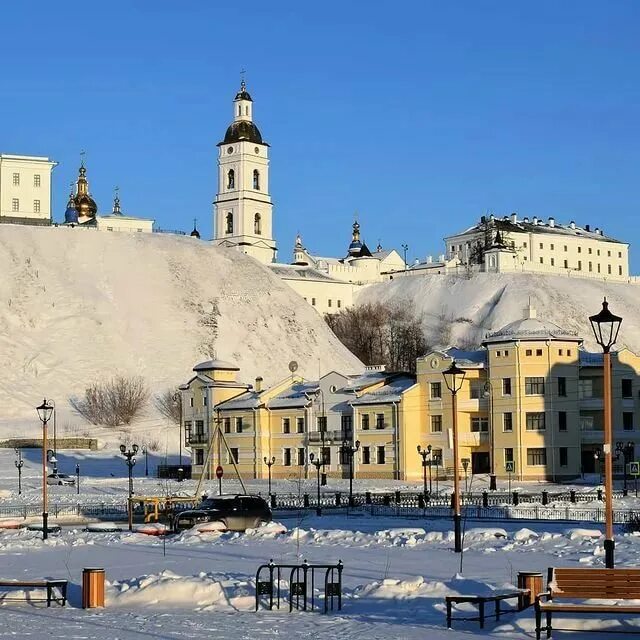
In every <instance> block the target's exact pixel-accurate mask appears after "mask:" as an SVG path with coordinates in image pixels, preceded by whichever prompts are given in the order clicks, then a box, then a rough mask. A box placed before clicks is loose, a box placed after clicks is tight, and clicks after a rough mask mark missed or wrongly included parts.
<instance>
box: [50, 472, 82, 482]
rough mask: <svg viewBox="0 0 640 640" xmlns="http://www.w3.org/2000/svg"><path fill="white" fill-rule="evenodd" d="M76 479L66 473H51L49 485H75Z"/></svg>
mask: <svg viewBox="0 0 640 640" xmlns="http://www.w3.org/2000/svg"><path fill="white" fill-rule="evenodd" d="M75 483H76V479H75V478H74V477H73V476H68V475H67V474H66V473H50V474H49V475H48V476H47V484H59V485H74V484H75Z"/></svg>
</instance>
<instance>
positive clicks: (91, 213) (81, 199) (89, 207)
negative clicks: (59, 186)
mask: <svg viewBox="0 0 640 640" xmlns="http://www.w3.org/2000/svg"><path fill="white" fill-rule="evenodd" d="M86 176H87V170H86V169H85V167H84V164H83V165H81V166H80V173H79V175H78V180H77V182H76V195H75V196H74V198H73V203H74V204H75V207H76V211H77V212H78V217H81V218H95V217H96V214H97V213H98V205H97V204H96V201H95V200H94V199H93V198H92V197H91V195H90V194H89V183H88V182H87V177H86Z"/></svg>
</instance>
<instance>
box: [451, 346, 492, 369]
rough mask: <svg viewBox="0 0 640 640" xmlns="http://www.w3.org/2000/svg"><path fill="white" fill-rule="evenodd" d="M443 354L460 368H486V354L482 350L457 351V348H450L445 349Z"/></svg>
mask: <svg viewBox="0 0 640 640" xmlns="http://www.w3.org/2000/svg"><path fill="white" fill-rule="evenodd" d="M444 354H445V355H446V356H448V357H449V358H452V359H453V360H455V361H456V362H457V363H458V364H459V365H460V366H461V367H465V366H466V367H477V366H478V365H481V366H486V364H487V352H486V350H484V349H481V350H480V349H478V350H474V351H466V350H464V349H458V348H457V347H451V348H449V349H445V351H444Z"/></svg>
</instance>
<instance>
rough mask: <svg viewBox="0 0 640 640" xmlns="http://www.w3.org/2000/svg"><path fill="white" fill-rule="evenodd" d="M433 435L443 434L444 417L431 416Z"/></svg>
mask: <svg viewBox="0 0 640 640" xmlns="http://www.w3.org/2000/svg"><path fill="white" fill-rule="evenodd" d="M431 433H442V416H431Z"/></svg>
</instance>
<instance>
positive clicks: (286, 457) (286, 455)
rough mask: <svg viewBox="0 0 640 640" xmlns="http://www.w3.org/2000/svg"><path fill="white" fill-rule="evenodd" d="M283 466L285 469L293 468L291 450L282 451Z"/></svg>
mask: <svg viewBox="0 0 640 640" xmlns="http://www.w3.org/2000/svg"><path fill="white" fill-rule="evenodd" d="M282 464H283V465H284V466H285V467H290V466H291V449H289V448H287V449H283V450H282Z"/></svg>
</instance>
